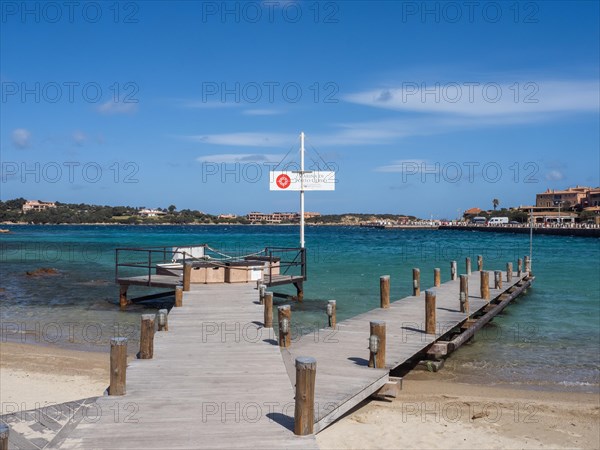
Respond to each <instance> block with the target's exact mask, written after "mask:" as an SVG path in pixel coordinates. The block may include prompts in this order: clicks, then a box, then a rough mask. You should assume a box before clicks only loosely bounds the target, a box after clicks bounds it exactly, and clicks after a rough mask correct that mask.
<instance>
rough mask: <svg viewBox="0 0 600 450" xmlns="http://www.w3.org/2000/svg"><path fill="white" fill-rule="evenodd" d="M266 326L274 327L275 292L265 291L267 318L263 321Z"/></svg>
mask: <svg viewBox="0 0 600 450" xmlns="http://www.w3.org/2000/svg"><path fill="white" fill-rule="evenodd" d="M263 325H264V327H265V328H273V293H272V292H265V318H264V321H263Z"/></svg>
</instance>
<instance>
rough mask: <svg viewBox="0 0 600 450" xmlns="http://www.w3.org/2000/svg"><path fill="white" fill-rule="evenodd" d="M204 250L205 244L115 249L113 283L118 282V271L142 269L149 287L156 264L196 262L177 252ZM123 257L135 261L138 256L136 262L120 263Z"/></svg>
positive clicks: (184, 253) (186, 254)
mask: <svg viewBox="0 0 600 450" xmlns="http://www.w3.org/2000/svg"><path fill="white" fill-rule="evenodd" d="M199 247H203V248H206V244H200V245H185V246H180V247H175V246H164V247H146V248H117V249H115V283H118V281H119V278H120V276H119V271H120V269H121V268H124V267H129V268H134V269H144V272H145V273H147V276H148V281H147V282H146V284H147V285H148V286H150V285H151V282H152V275H153V273H152V272H153V269H156V267H157V265H158V264H166V263H171V262H173V260H177V261H181V263H182V265H185V264H186V262H189V261H196V260H198V258H195V257H193V256H192V255H191V254H189V253H188V252H186V251H185V250H179V249H180V248H185V249H190V248H199ZM124 255H129V256H132V255H133V257H134V258H136V259H137V255H140V257H139V259H137V260H133V261H131V260H127V261H126V262H122V260H123V258H124ZM175 256H181V258H175ZM182 267H183V266H182Z"/></svg>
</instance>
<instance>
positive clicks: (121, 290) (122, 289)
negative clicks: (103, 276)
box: [119, 284, 129, 310]
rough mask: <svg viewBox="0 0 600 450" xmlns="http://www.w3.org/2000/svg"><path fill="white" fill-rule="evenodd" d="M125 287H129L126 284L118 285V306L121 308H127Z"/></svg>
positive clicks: (127, 301)
mask: <svg viewBox="0 0 600 450" xmlns="http://www.w3.org/2000/svg"><path fill="white" fill-rule="evenodd" d="M127 288H129V286H128V285H126V284H121V285H119V307H120V308H121V309H122V310H123V309H125V308H127V305H128V304H129V300H128V299H127Z"/></svg>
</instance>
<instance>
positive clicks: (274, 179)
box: [269, 133, 335, 248]
mask: <svg viewBox="0 0 600 450" xmlns="http://www.w3.org/2000/svg"><path fill="white" fill-rule="evenodd" d="M269 189H270V190H271V191H280V192H281V191H300V247H302V248H304V191H334V190H335V172H333V171H329V170H325V171H312V170H304V133H300V170H299V171H289V170H288V171H276V170H272V171H271V172H270V177H269Z"/></svg>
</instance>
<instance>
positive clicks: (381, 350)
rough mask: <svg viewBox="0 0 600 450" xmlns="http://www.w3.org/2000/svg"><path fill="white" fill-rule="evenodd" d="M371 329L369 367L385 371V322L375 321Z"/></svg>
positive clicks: (371, 323) (370, 325) (371, 324)
mask: <svg viewBox="0 0 600 450" xmlns="http://www.w3.org/2000/svg"><path fill="white" fill-rule="evenodd" d="M369 329H370V331H371V332H370V333H369V367H376V368H378V369H385V322H384V321H382V320H373V321H371V322H370V323H369ZM372 340H374V341H376V342H372Z"/></svg>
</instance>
